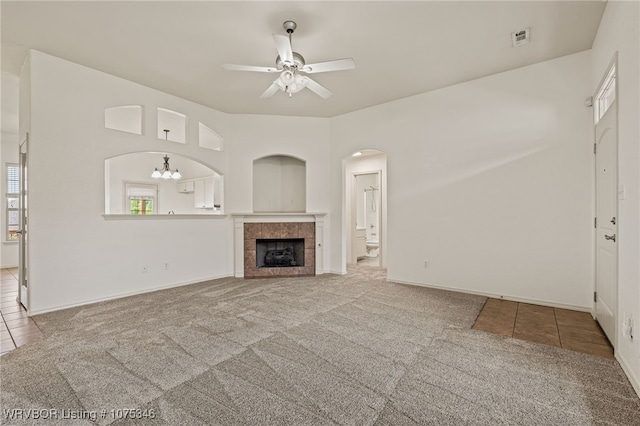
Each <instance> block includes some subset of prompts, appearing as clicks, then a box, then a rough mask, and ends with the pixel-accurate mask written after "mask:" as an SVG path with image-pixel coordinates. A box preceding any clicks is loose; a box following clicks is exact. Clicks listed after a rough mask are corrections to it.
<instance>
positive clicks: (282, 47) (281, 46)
mask: <svg viewBox="0 0 640 426" xmlns="http://www.w3.org/2000/svg"><path fill="white" fill-rule="evenodd" d="M273 41H275V43H276V49H278V55H280V59H281V60H282V61H283V62H286V63H289V64H292V65H293V51H292V50H291V43H290V42H289V37H287V36H283V35H279V34H273Z"/></svg>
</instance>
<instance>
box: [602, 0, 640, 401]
mask: <svg viewBox="0 0 640 426" xmlns="http://www.w3.org/2000/svg"><path fill="white" fill-rule="evenodd" d="M639 28H640V3H638V2H637V1H629V2H626V1H609V2H608V3H607V8H606V9H605V12H604V15H603V16H602V21H601V22H600V28H599V30H598V34H597V36H596V39H595V41H594V43H593V49H592V59H591V64H590V65H591V70H592V73H591V81H590V89H591V91H592V93H593V92H595V91H596V89H597V87H598V84H599V83H600V79H601V78H602V76H603V75H604V73H605V72H606V70H607V67H608V66H609V64H610V62H611V59H612V58H613V55H614V54H615V53H616V52H617V53H618V69H617V72H618V78H617V82H616V83H617V86H618V184H619V185H620V186H624V188H625V198H624V199H623V200H619V201H618V216H619V222H618V224H619V225H618V235H619V239H618V242H619V245H618V325H617V327H616V330H617V331H616V332H617V333H618V337H617V340H618V343H617V344H618V347H617V348H616V358H617V359H618V361H620V364H621V365H622V367H623V368H624V370H625V372H626V373H627V376H628V377H629V378H630V380H631V382H632V383H633V385H634V387H635V389H636V392H637V393H638V395H640V261H639V259H640V120H639V117H640V29H639ZM592 127H593V121H592ZM630 318H631V319H633V321H634V329H635V332H634V334H635V337H634V339H633V340H632V339H630V338H628V337H624V336H623V335H622V321H624V320H628V319H630Z"/></svg>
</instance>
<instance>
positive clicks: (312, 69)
mask: <svg viewBox="0 0 640 426" xmlns="http://www.w3.org/2000/svg"><path fill="white" fill-rule="evenodd" d="M355 67H356V63H355V62H354V61H353V59H351V58H345V59H336V60H335V61H327V62H318V63H317V64H307V65H305V66H304V67H303V68H302V69H301V71H302V72H305V73H307V74H313V73H316V72H328V71H342V70H351V69H354V68H355Z"/></svg>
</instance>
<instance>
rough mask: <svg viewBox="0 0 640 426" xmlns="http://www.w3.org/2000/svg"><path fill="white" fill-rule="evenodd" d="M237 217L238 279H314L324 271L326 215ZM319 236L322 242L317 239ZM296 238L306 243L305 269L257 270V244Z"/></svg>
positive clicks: (236, 264)
mask: <svg viewBox="0 0 640 426" xmlns="http://www.w3.org/2000/svg"><path fill="white" fill-rule="evenodd" d="M234 216H235V238H234V239H235V245H236V247H235V250H234V251H235V257H236V260H235V276H237V277H241V276H244V277H245V278H267V277H299V276H314V275H315V274H316V272H317V269H318V267H320V268H321V267H322V265H321V263H322V252H321V247H322V244H321V240H322V229H323V227H322V222H323V220H322V216H324V215H317V214H316V215H314V214H296V215H291V214H248V215H234ZM317 235H318V237H319V238H317V237H316V236H317ZM294 238H302V239H304V266H292V267H273V268H270V267H262V268H258V267H256V240H258V239H259V240H267V239H294ZM319 240H320V242H319ZM316 248H318V250H316ZM318 260H320V262H318ZM318 263H320V265H318Z"/></svg>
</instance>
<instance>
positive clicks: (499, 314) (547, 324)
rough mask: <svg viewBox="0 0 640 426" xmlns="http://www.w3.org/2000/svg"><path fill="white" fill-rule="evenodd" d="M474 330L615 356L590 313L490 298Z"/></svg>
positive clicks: (599, 354) (609, 356)
mask: <svg viewBox="0 0 640 426" xmlns="http://www.w3.org/2000/svg"><path fill="white" fill-rule="evenodd" d="M473 329H474V330H481V331H487V332H490V333H495V334H501V335H503V336H509V337H514V338H516V339H522V340H528V341H530V342H537V343H543V344H546V345H552V346H557V347H561V348H564V349H569V350H573V351H578V352H583V353H588V354H591V355H597V356H601V357H604V358H611V359H613V348H612V347H611V345H610V344H609V340H607V338H606V336H605V335H604V333H603V332H602V329H601V328H600V326H599V325H598V323H597V322H596V321H595V320H594V319H593V317H592V316H591V314H590V313H588V312H578V311H570V310H567V309H559V308H550V307H547V306H538V305H530V304H528V303H518V302H511V301H508V300H499V299H487V302H486V303H485V305H484V308H483V309H482V311H481V312H480V315H478V318H477V319H476V322H475V324H474V325H473Z"/></svg>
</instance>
